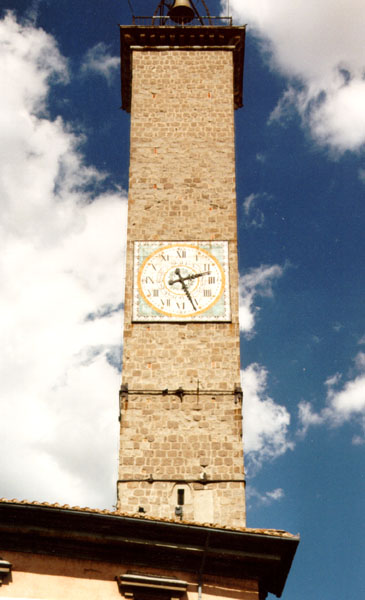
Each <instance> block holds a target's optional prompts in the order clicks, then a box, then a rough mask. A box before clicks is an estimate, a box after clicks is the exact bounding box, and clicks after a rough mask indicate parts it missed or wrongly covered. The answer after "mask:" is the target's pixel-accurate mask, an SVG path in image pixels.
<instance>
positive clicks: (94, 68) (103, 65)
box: [81, 42, 120, 83]
mask: <svg viewBox="0 0 365 600" xmlns="http://www.w3.org/2000/svg"><path fill="white" fill-rule="evenodd" d="M119 65H120V58H119V57H118V56H111V54H109V52H108V48H107V46H106V44H104V42H99V44H96V46H94V47H93V48H90V50H88V51H87V53H86V55H85V59H84V63H83V65H82V67H81V71H82V72H83V73H89V72H95V73H98V75H102V76H103V77H105V78H106V80H107V81H108V83H110V82H111V79H112V77H113V76H114V74H115V72H116V70H117V69H118V68H119Z"/></svg>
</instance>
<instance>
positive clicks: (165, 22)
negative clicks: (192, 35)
mask: <svg viewBox="0 0 365 600" xmlns="http://www.w3.org/2000/svg"><path fill="white" fill-rule="evenodd" d="M132 25H141V26H145V27H146V26H149V25H155V26H156V27H201V26H202V25H203V26H204V27H207V26H208V27H209V26H211V27H232V17H211V16H205V17H203V16H202V17H200V16H199V17H194V18H193V19H192V20H191V21H189V23H186V22H183V19H182V20H181V22H180V23H179V22H178V21H177V18H176V17H175V18H174V20H172V19H171V18H170V17H169V16H168V15H162V16H161V15H158V16H153V17H135V16H134V15H133V16H132Z"/></svg>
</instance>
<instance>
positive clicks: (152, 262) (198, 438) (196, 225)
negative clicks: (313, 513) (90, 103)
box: [118, 0, 245, 527]
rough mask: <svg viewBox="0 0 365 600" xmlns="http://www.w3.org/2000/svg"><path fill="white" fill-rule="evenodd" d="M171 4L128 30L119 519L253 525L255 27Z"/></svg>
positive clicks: (124, 31) (124, 35) (183, 3)
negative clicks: (248, 140)
mask: <svg viewBox="0 0 365 600" xmlns="http://www.w3.org/2000/svg"><path fill="white" fill-rule="evenodd" d="M164 5H165V3H164V2H161V3H160V5H159V7H158V10H157V11H156V14H155V15H154V17H152V18H150V19H149V21H147V19H145V20H143V19H142V18H141V19H134V23H133V25H131V26H122V27H121V28H120V29H121V56H122V98H123V108H124V109H125V110H127V111H130V113H131V136H130V173H129V213H128V238H127V268H126V288H125V325H124V351H123V369H122V375H123V379H122V387H121V393H120V420H121V433H120V466H119V479H118V509H119V510H120V511H123V512H127V513H138V512H140V513H143V514H146V515H147V516H151V517H153V518H157V519H159V518H167V519H176V518H183V519H184V520H190V521H194V522H197V523H211V524H213V523H214V524H217V525H219V526H226V527H237V526H244V525H245V479H244V469H243V452H242V419H241V401H242V393H241V388H240V344H239V323H238V268H237V222H236V187H235V140H234V110H235V109H236V108H239V107H240V106H241V105H242V95H241V94H242V92H241V91H242V76H243V54H244V39H245V29H244V27H232V23H231V21H230V19H227V20H223V19H214V18H212V17H204V18H202V17H200V16H199V15H198V13H197V12H196V10H195V8H194V5H193V3H190V2H188V0H180V2H175V3H174V5H173V6H172V7H171V6H169V8H170V12H169V13H168V15H167V17H166V15H165V16H164V10H163V8H164ZM174 10H175V12H174ZM190 13H191V14H190Z"/></svg>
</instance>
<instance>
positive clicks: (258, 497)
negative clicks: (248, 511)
mask: <svg viewBox="0 0 365 600" xmlns="http://www.w3.org/2000/svg"><path fill="white" fill-rule="evenodd" d="M284 497H285V493H284V490H283V489H282V488H276V489H275V490H272V491H271V492H264V493H261V492H259V491H258V490H256V488H254V487H252V486H250V485H248V486H247V487H246V501H247V504H248V506H250V505H251V504H253V503H254V504H255V507H257V506H258V505H260V504H261V505H266V506H268V505H269V504H272V503H273V502H277V501H278V500H282V499H283V498H284Z"/></svg>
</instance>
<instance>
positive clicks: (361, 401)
mask: <svg viewBox="0 0 365 600" xmlns="http://www.w3.org/2000/svg"><path fill="white" fill-rule="evenodd" d="M354 363H355V367H356V369H357V370H358V373H357V375H355V376H354V377H352V379H349V380H348V381H346V382H344V383H343V384H342V387H340V384H341V381H342V375H341V374H340V373H336V374H335V375H333V376H332V377H329V378H328V379H327V380H326V381H325V385H326V386H327V398H326V406H325V407H324V408H322V410H320V411H319V412H315V411H314V410H313V407H312V404H311V403H310V402H305V401H302V402H300V404H299V420H300V422H301V430H300V432H299V433H300V434H301V435H305V433H306V432H307V430H308V428H309V427H310V426H313V425H329V426H331V427H339V426H340V425H342V424H343V423H346V422H349V421H352V422H355V423H356V424H359V425H360V426H361V427H362V429H363V430H364V432H365V353H364V352H359V353H358V354H357V355H356V357H355V359H354ZM362 440H363V437H360V436H359V435H355V436H354V438H353V443H354V444H359V443H360V441H362Z"/></svg>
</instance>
